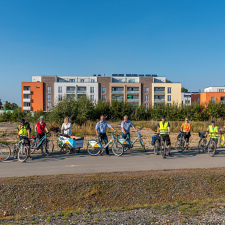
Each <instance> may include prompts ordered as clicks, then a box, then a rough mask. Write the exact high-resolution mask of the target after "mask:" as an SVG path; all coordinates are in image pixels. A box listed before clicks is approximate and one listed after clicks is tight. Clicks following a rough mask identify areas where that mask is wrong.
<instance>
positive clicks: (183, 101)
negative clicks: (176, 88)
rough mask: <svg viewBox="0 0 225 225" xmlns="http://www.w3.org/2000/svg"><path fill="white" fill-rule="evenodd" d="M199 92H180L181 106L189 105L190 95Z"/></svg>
mask: <svg viewBox="0 0 225 225" xmlns="http://www.w3.org/2000/svg"><path fill="white" fill-rule="evenodd" d="M197 93H199V92H181V104H182V105H191V95H192V94H197Z"/></svg>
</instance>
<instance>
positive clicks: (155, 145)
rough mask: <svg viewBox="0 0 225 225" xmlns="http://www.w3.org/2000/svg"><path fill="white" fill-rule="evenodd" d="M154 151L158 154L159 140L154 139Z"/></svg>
mask: <svg viewBox="0 0 225 225" xmlns="http://www.w3.org/2000/svg"><path fill="white" fill-rule="evenodd" d="M153 149H154V153H155V154H156V155H159V154H160V143H159V140H156V141H155V144H154V148H153Z"/></svg>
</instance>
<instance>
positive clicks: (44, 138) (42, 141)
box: [31, 135, 47, 149]
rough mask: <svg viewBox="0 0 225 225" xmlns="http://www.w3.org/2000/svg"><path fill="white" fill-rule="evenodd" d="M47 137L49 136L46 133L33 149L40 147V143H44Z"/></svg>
mask: <svg viewBox="0 0 225 225" xmlns="http://www.w3.org/2000/svg"><path fill="white" fill-rule="evenodd" d="M46 139H47V136H46V135H44V136H43V137H42V138H41V139H40V140H38V142H36V144H37V145H36V146H35V147H33V149H37V148H39V147H40V145H42V144H43V143H44V141H46ZM31 148H32V147H31Z"/></svg>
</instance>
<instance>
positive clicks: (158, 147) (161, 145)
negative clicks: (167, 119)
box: [154, 133, 167, 158]
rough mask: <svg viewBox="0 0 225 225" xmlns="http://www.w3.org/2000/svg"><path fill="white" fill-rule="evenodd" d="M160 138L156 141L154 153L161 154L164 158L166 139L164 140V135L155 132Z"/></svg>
mask: <svg viewBox="0 0 225 225" xmlns="http://www.w3.org/2000/svg"><path fill="white" fill-rule="evenodd" d="M155 134H156V135H157V136H158V138H157V139H156V140H155V143H154V153H155V154H156V155H159V154H160V155H161V156H162V157H163V158H165V157H166V151H167V150H166V149H167V148H166V144H165V141H164V140H163V138H162V135H160V134H159V133H155Z"/></svg>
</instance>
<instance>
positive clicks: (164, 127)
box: [157, 115, 172, 157]
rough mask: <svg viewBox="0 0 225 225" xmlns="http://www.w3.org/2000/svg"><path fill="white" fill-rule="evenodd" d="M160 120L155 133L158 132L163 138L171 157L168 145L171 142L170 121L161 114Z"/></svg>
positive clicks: (169, 145)
mask: <svg viewBox="0 0 225 225" xmlns="http://www.w3.org/2000/svg"><path fill="white" fill-rule="evenodd" d="M161 120H162V121H160V122H159V124H158V127H157V133H159V134H160V135H161V137H162V139H163V141H164V142H165V143H166V145H167V148H168V156H170V157H172V155H171V153H170V147H171V142H170V136H169V134H170V123H169V122H168V121H166V116H165V115H162V116H161Z"/></svg>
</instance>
